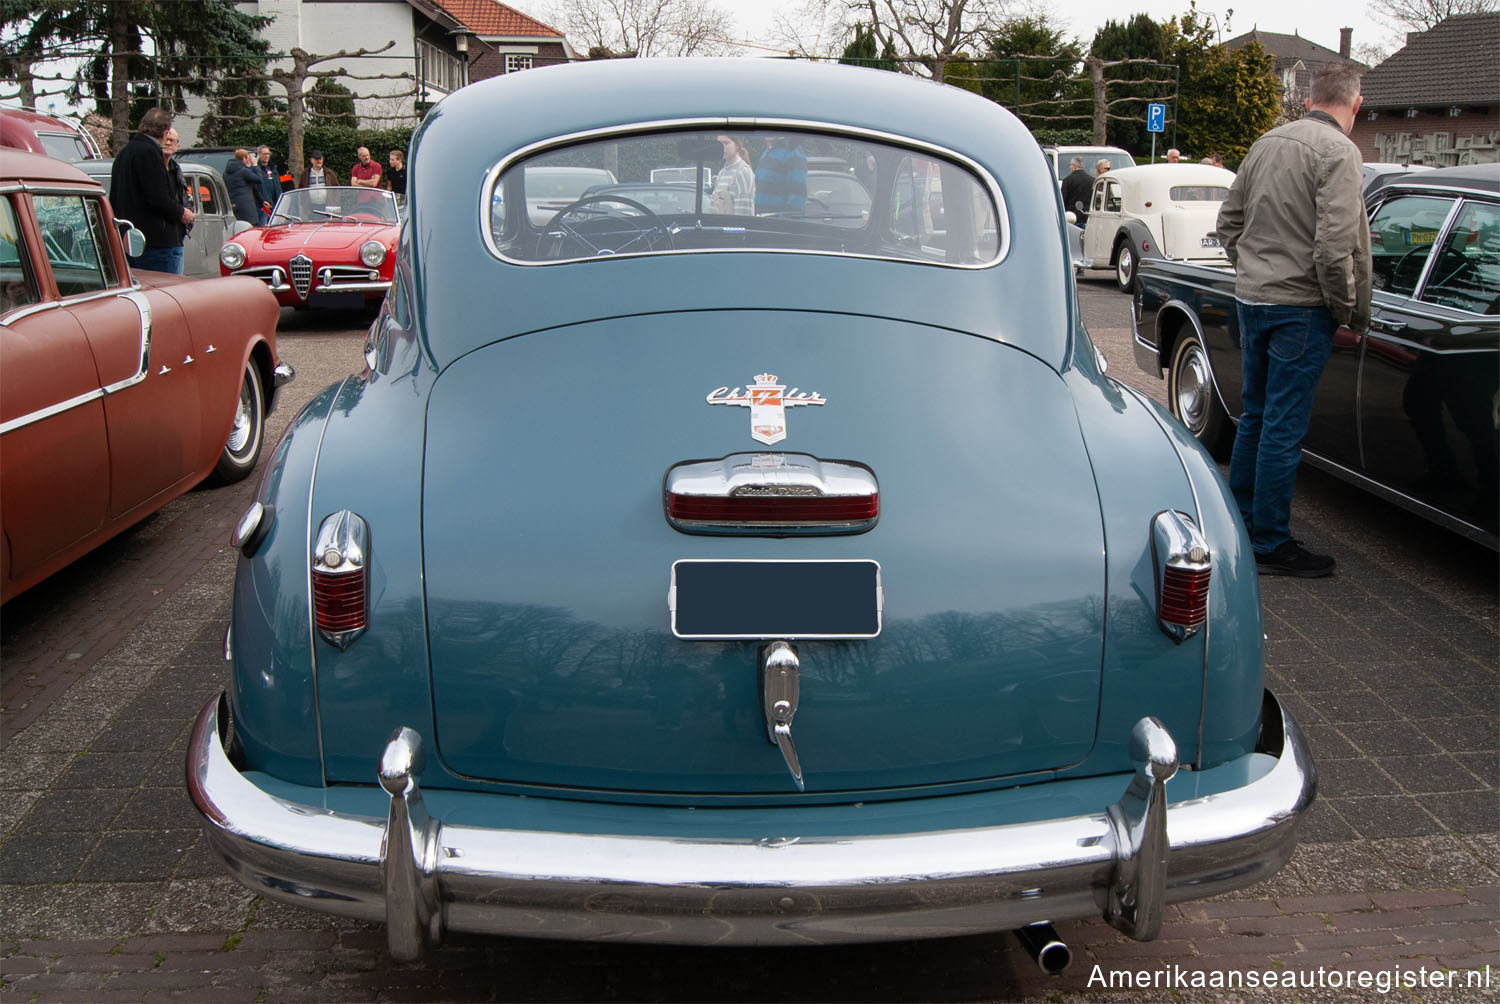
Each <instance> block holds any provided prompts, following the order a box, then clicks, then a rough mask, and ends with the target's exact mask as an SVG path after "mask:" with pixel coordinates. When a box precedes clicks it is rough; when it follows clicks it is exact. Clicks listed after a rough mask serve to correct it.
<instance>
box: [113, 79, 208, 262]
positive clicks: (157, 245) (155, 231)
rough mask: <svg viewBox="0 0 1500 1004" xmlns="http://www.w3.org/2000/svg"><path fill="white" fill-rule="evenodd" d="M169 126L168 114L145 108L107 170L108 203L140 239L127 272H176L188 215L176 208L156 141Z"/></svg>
mask: <svg viewBox="0 0 1500 1004" xmlns="http://www.w3.org/2000/svg"><path fill="white" fill-rule="evenodd" d="M171 126H172V113H171V112H169V111H167V110H166V109H165V108H152V109H149V110H148V111H147V112H146V114H145V115H143V116H142V117H141V125H140V131H139V132H137V133H136V134H135V135H134V136H132V137H130V142H129V143H126V144H125V149H123V150H121V151H120V153H119V156H117V157H115V163H114V166H113V167H112V168H111V169H110V195H109V203H110V206H111V207H112V208H113V209H114V212H115V216H116V217H118V218H119V219H124V220H129V221H130V222H131V223H133V224H134V225H135V228H136V229H137V230H139V231H140V232H141V235H142V236H143V237H145V238H146V250H145V251H143V252H142V253H141V254H140V255H139V256H137V257H134V258H131V259H130V265H131V267H132V268H140V269H146V270H148V271H153V272H175V273H177V274H179V275H180V274H181V273H182V239H183V237H184V236H185V235H186V234H187V228H188V225H189V224H191V223H192V222H193V211H192V210H191V209H188V208H186V207H185V206H183V204H182V197H181V196H180V195H179V194H178V193H177V192H175V191H174V190H173V181H172V176H171V175H170V174H169V173H168V172H167V164H166V158H165V156H164V155H163V153H162V146H161V139H162V137H163V136H164V135H166V132H167V130H168V129H170V128H171Z"/></svg>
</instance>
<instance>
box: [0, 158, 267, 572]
mask: <svg viewBox="0 0 1500 1004" xmlns="http://www.w3.org/2000/svg"><path fill="white" fill-rule="evenodd" d="M122 230H125V231H126V233H125V234H123V235H122V233H121V231H122ZM127 240H128V241H130V242H134V243H135V244H136V246H137V247H139V241H140V237H139V235H138V233H137V232H135V231H133V230H130V229H129V228H128V227H127V226H124V225H117V224H116V222H115V220H114V215H113V213H112V212H111V210H110V206H109V201H108V200H107V199H106V198H105V197H104V191H103V189H102V188H100V186H99V185H98V183H97V182H95V181H94V180H93V179H91V178H90V177H89V176H88V175H86V174H84V173H83V172H82V171H80V170H78V169H77V168H75V167H72V166H70V165H68V164H64V163H62V162H61V161H57V160H52V159H50V158H47V157H42V156H37V155H35V154H29V153H10V152H8V153H7V154H6V155H5V157H4V158H3V160H0V526H3V535H0V601H4V600H9V599H10V598H11V597H12V596H15V595H16V594H17V593H20V592H21V591H22V590H25V589H27V588H29V587H31V586H33V585H35V584H36V583H37V582H38V581H40V580H41V579H43V578H45V577H46V576H48V575H50V574H52V573H53V572H55V571H57V570H58V569H60V568H62V567H63V566H64V565H66V564H67V563H68V562H70V561H72V560H74V559H75V558H77V557H79V556H80V555H82V554H84V553H85V552H87V551H88V550H90V549H91V548H93V547H95V546H97V545H98V544H100V543H101V542H103V541H104V540H106V539H107V538H109V537H111V536H113V535H114V534H116V533H118V532H120V531H121V530H123V529H125V528H126V527H128V526H130V525H131V524H132V523H135V522H137V521H138V520H140V519H143V518H144V517H146V516H148V515H150V514H151V513H153V512H155V511H156V510H157V509H160V508H161V507H162V506H164V505H166V504H167V503H168V502H170V501H171V500H172V499H174V498H176V497H177V496H178V495H181V494H182V493H183V492H185V491H187V490H188V489H189V488H192V487H193V486H194V485H196V484H197V483H198V482H200V481H203V480H204V479H205V478H210V479H213V480H215V481H217V482H224V483H227V482H231V481H237V480H239V479H241V478H243V477H245V476H246V475H247V474H249V473H250V471H251V470H252V469H254V467H255V464H256V460H257V459H258V458H259V456H260V451H261V444H262V440H263V439H264V433H265V416H266V414H267V412H269V411H270V409H271V407H272V405H273V403H274V400H275V394H276V388H277V387H279V386H280V385H281V384H283V383H285V382H286V381H287V380H289V379H291V377H292V371H291V368H290V367H288V366H286V365H285V364H282V363H280V362H279V360H278V359H277V356H276V320H277V317H278V314H279V309H278V308H277V305H276V300H275V297H273V296H271V295H270V294H269V293H267V292H266V289H265V287H264V286H263V285H262V284H261V283H258V282H253V281H249V280H245V279H184V278H182V277H181V276H175V275H165V274H163V273H159V272H132V270H131V269H130V266H129V263H128V262H127V261H126V258H125V255H126V244H127Z"/></svg>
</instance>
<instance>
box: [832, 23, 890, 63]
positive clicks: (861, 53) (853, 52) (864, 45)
mask: <svg viewBox="0 0 1500 1004" xmlns="http://www.w3.org/2000/svg"><path fill="white" fill-rule="evenodd" d="M879 45H880V43H879V41H877V40H876V38H875V31H874V29H872V28H871V27H870V26H869V25H866V24H856V25H855V26H854V41H852V42H850V43H849V44H848V45H846V46H844V54H843V55H842V56H840V57H839V62H840V63H850V64H852V65H854V66H871V67H874V68H875V69H877V70H898V69H899V68H900V67H899V66H898V65H897V63H896V49H895V47H894V46H892V45H891V42H890V40H889V39H887V40H886V43H885V49H884V50H880V49H879Z"/></svg>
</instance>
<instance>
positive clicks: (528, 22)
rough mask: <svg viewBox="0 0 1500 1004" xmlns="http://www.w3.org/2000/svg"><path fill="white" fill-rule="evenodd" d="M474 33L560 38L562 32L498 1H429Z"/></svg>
mask: <svg viewBox="0 0 1500 1004" xmlns="http://www.w3.org/2000/svg"><path fill="white" fill-rule="evenodd" d="M431 2H432V3H434V4H436V5H437V6H438V7H441V8H442V9H443V10H444V11H445V12H446V13H448V14H449V15H450V16H452V17H453V18H454V19H455V20H456V21H458V22H459V23H460V24H462V25H463V26H464V27H466V28H468V29H469V30H470V31H472V32H473V33H474V34H476V35H504V36H521V37H537V38H557V39H560V38H562V37H563V33H562V32H560V31H558V30H557V29H556V28H554V27H552V26H551V25H548V24H543V23H542V22H541V21H538V20H537V19H536V18H534V17H532V16H530V15H529V14H522V13H521V12H520V11H518V10H516V9H515V8H514V7H507V6H506V5H505V4H503V3H498V2H497V0H431Z"/></svg>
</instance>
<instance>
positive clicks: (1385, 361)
mask: <svg viewBox="0 0 1500 1004" xmlns="http://www.w3.org/2000/svg"><path fill="white" fill-rule="evenodd" d="M1376 234H1379V235H1380V240H1379V241H1378V242H1376V244H1375V246H1376V247H1377V248H1379V249H1380V250H1379V251H1377V252H1376V254H1375V255H1374V257H1375V261H1376V266H1375V268H1376V273H1375V274H1376V277H1377V283H1378V284H1379V285H1380V288H1379V289H1377V291H1376V292H1375V294H1374V296H1373V300H1374V303H1373V317H1372V319H1371V323H1370V332H1369V336H1368V338H1367V339H1366V343H1365V346H1364V356H1363V364H1362V367H1361V395H1360V403H1361V416H1360V428H1361V437H1362V445H1363V450H1364V456H1365V460H1366V471H1367V473H1368V474H1369V475H1370V476H1371V477H1373V478H1375V479H1376V480H1377V481H1379V482H1380V483H1382V484H1383V485H1386V486H1387V487H1389V488H1390V489H1392V490H1393V491H1396V492H1399V493H1401V494H1403V495H1406V496H1408V497H1410V498H1412V499H1415V500H1417V501H1419V502H1422V503H1425V504H1427V505H1430V506H1432V507H1433V508H1435V509H1437V510H1439V511H1441V512H1444V513H1447V514H1449V515H1450V516H1453V517H1454V518H1456V519H1459V520H1462V521H1463V522H1466V523H1469V524H1471V525H1473V526H1476V527H1479V528H1480V529H1483V530H1485V531H1486V532H1488V533H1491V534H1493V533H1495V532H1496V513H1497V507H1500V502H1497V493H1496V480H1497V464H1500V439H1497V432H1496V422H1497V420H1496V415H1497V408H1500V352H1497V349H1500V204H1497V203H1495V202H1493V201H1489V200H1484V199H1475V198H1461V197H1458V196H1457V195H1454V196H1441V195H1398V196H1396V197H1395V198H1392V199H1389V200H1386V201H1385V202H1384V203H1382V204H1381V205H1380V206H1379V207H1378V208H1377V209H1376V211H1375V214H1374V216H1373V218H1372V220H1371V237H1372V239H1373V238H1374V237H1375V235H1376Z"/></svg>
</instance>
